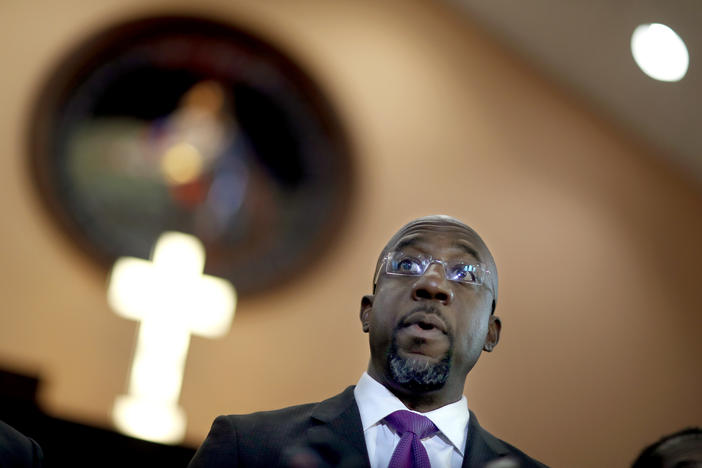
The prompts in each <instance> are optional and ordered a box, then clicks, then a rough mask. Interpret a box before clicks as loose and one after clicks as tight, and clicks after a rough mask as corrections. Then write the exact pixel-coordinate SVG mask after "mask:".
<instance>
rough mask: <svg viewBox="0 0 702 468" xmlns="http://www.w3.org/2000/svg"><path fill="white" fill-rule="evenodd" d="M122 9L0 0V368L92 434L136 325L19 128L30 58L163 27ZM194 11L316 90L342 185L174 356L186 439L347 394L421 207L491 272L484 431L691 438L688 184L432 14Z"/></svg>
mask: <svg viewBox="0 0 702 468" xmlns="http://www.w3.org/2000/svg"><path fill="white" fill-rule="evenodd" d="M142 3H144V2H140V1H136V0H130V1H124V0H120V1H117V0H109V1H102V2H88V1H83V0H69V1H65V2H48V1H41V2H40V1H37V2H31V4H30V2H20V1H4V2H2V3H1V4H0V18H1V19H0V22H1V23H2V28H0V58H1V59H2V62H1V63H2V70H3V71H2V88H0V103H1V105H0V121H1V122H2V125H0V154H1V155H2V157H0V195H1V196H0V210H2V212H3V213H4V214H5V218H4V221H3V223H2V229H1V230H0V249H1V252H2V253H1V255H2V257H1V258H2V265H1V266H0V292H1V294H2V296H1V297H2V299H3V305H2V307H3V312H2V313H1V315H0V367H10V368H15V369H17V370H21V371H24V372H30V373H39V374H40V375H41V376H42V378H43V379H44V382H45V385H44V387H43V389H42V392H41V401H42V404H43V405H44V406H45V407H46V409H47V410H48V411H50V412H51V413H52V414H56V415H60V416H64V417H68V418H72V419H77V420H81V421H86V422H91V423H95V424H99V425H109V424H110V421H109V411H110V408H111V404H112V402H113V399H114V397H115V396H116V395H118V394H120V393H122V392H124V390H125V389H126V376H127V372H128V370H129V365H130V362H131V356H132V347H133V343H134V338H135V332H136V324H135V323H131V322H129V321H127V320H124V319H121V318H119V317H117V316H116V315H115V314H114V313H112V312H111V311H110V310H109V309H108V307H107V304H106V302H105V288H104V279H105V278H104V274H101V272H100V271H99V270H96V269H95V268H94V267H93V266H92V265H91V264H90V263H88V262H87V261H86V260H84V259H83V258H82V257H81V256H80V255H78V254H77V253H76V251H75V249H70V248H68V245H67V244H66V243H65V241H64V240H63V237H61V236H60V235H59V234H58V231H57V230H56V228H55V227H54V226H53V225H52V224H51V222H50V220H49V219H48V217H47V216H46V214H45V212H44V211H43V209H42V208H41V207H40V206H39V204H38V202H37V200H36V198H35V196H34V188H33V187H32V184H31V181H30V179H29V177H28V175H27V171H26V159H27V154H26V151H25V146H24V144H25V141H24V139H23V137H24V133H23V132H24V131H25V127H26V124H27V121H26V119H27V115H28V109H29V103H30V102H31V100H32V99H33V98H34V93H35V92H36V90H37V87H38V86H39V85H40V83H41V82H42V80H44V79H46V75H45V74H46V73H47V71H48V70H49V69H50V67H51V65H52V61H53V60H56V59H57V57H58V56H59V55H61V54H63V53H65V52H66V51H67V50H68V48H69V47H70V46H71V45H73V44H75V42H76V41H78V40H79V39H80V38H81V37H83V36H84V35H86V34H88V33H90V32H92V31H94V30H96V28H99V27H100V25H104V24H109V23H110V22H111V21H113V20H116V19H118V18H120V17H126V16H130V15H132V14H134V13H135V12H138V11H151V10H155V11H169V12H173V11H175V10H180V9H179V8H178V5H179V3H178V2H175V1H170V2H166V1H164V2H150V3H149V4H150V6H148V7H143V6H138V5H141V4H142ZM187 3H192V2H187ZM187 3H185V2H183V3H182V4H183V5H186V4H187ZM197 4H198V5H200V6H198V7H192V6H191V7H187V8H189V9H190V10H192V11H198V12H211V13H213V14H215V15H216V16H217V17H219V18H222V19H229V20H231V21H233V22H235V23H237V24H240V25H244V26H247V27H250V28H252V29H254V30H257V31H260V33H261V34H262V35H263V36H265V37H268V38H270V39H272V40H274V41H275V42H276V43H278V44H279V45H281V46H282V47H284V48H285V49H286V50H288V51H289V52H290V53H291V54H292V55H293V56H295V57H297V58H298V59H299V60H300V62H301V63H302V64H303V65H304V66H305V67H306V68H307V69H308V70H309V71H310V73H311V74H312V75H313V76H314V77H315V78H316V79H317V80H318V81H319V82H320V83H321V85H322V86H323V88H324V89H325V90H326V92H327V93H328V95H329V97H330V99H331V101H332V103H333V104H334V105H335V106H336V108H337V109H338V110H339V113H340V114H341V119H342V121H343V122H344V125H345V126H346V128H347V130H348V132H349V135H350V137H351V139H352V142H353V145H354V149H355V152H356V154H355V156H356V169H357V174H356V176H357V177H356V181H357V184H356V187H355V193H354V199H353V207H352V209H351V211H350V212H349V213H348V218H347V222H346V230H345V232H344V233H343V234H342V235H341V236H340V237H339V238H338V239H337V240H336V243H335V245H334V247H333V248H332V249H331V251H330V252H328V253H327V255H326V257H325V258H324V259H323V260H322V261H321V262H319V263H318V264H317V266H316V267H315V268H314V269H313V270H312V271H310V272H309V273H307V274H306V275H304V276H302V277H301V278H299V280H297V281H295V282H293V283H291V284H289V285H287V286H285V287H284V288H283V289H279V290H275V291H271V293H270V294H268V295H264V296H262V297H256V298H255V299H249V300H247V299H243V300H241V302H240V304H239V308H238V310H237V316H236V318H235V320H234V327H233V330H232V332H231V333H230V334H229V335H228V336H227V337H226V338H224V339H220V340H217V341H208V340H205V339H200V338H194V339H193V340H192V345H191V349H190V354H189V356H188V363H187V369H186V374H185V380H184V383H183V393H182V398H181V403H182V406H183V407H184V408H185V409H186V411H187V413H188V418H189V426H188V442H189V443H191V444H193V445H195V444H198V443H199V442H200V441H201V440H202V438H203V437H204V436H205V434H206V432H207V430H208V428H209V424H210V422H211V420H212V419H213V418H214V417H215V416H216V415H217V414H220V413H227V412H249V411H254V410H261V409H271V408H275V407H280V406H283V405H289V404H294V403H300V402H306V401H314V400H317V399H320V398H323V397H325V396H328V395H331V394H333V393H335V392H337V391H339V390H341V389H342V388H344V387H345V386H346V385H348V384H351V383H354V382H355V381H356V379H357V378H358V376H359V374H360V373H361V372H362V371H363V369H364V368H365V365H366V361H367V358H368V351H367V344H366V336H365V335H363V334H362V333H361V327H360V323H359V321H358V308H359V301H360V297H361V295H363V294H365V293H367V292H369V291H368V289H369V283H370V276H371V272H372V266H373V265H374V262H375V257H376V255H377V253H378V251H379V249H380V248H381V247H382V245H383V243H384V242H385V240H386V238H387V237H388V236H389V235H390V234H392V232H393V231H394V230H395V229H396V228H397V227H399V225H400V224H402V223H403V222H405V221H406V220H408V219H409V218H411V217H413V216H416V215H423V214H429V213H434V212H441V213H447V214H451V215H454V216H458V217H460V218H463V219H464V220H466V221H467V222H468V223H469V224H471V225H473V226H474V227H475V228H476V229H478V231H479V232H481V234H482V235H483V237H484V238H485V239H486V240H487V242H488V245H489V246H490V247H491V249H492V250H493V252H494V254H495V257H496V260H497V263H498V266H499V268H500V275H501V286H500V292H501V297H500V302H499V306H498V314H499V315H501V317H502V318H503V323H504V330H503V335H502V341H501V343H500V345H499V346H498V348H497V349H496V350H495V352H493V353H492V354H488V355H484V356H483V358H482V360H481V362H480V363H479V364H478V366H477V367H476V369H475V370H474V371H473V373H471V375H470V378H469V383H468V385H467V388H466V391H467V395H468V401H469V405H470V406H471V408H473V409H474V410H475V411H476V413H477V414H478V415H479V417H480V421H481V423H482V424H483V425H484V426H486V427H487V428H489V429H490V430H491V431H493V432H494V433H495V434H497V435H499V436H501V437H503V438H505V439H507V440H508V441H510V442H512V443H514V444H515V445H517V446H519V447H521V448H522V449H524V450H525V451H527V452H528V453H530V454H532V455H533V456H535V457H537V458H540V459H542V460H543V461H545V462H547V463H549V464H552V465H553V466H561V467H576V468H578V467H582V468H585V467H592V466H598V467H600V466H602V467H607V466H612V467H614V466H626V464H627V463H629V462H630V461H631V460H632V458H634V456H635V455H636V453H637V452H638V451H639V450H640V449H641V447H643V446H644V445H645V444H647V443H649V442H651V441H653V440H655V439H657V438H658V437H659V436H660V435H662V434H663V433H667V432H671V431H673V430H676V429H679V428H682V427H684V426H687V425H692V424H698V425H699V424H700V423H702V405H700V404H699V388H700V387H701V384H702V371H701V366H700V364H699V359H700V356H701V355H702V340H700V339H699V336H700V330H701V329H702V327H701V325H702V318H701V317H702V314H701V312H702V294H700V286H699V281H700V278H701V275H700V273H699V265H702V242H700V240H701V239H702V203H701V202H702V196H701V194H700V190H699V188H695V187H693V186H692V185H690V184H689V183H688V182H687V180H686V179H685V178H684V177H683V176H681V175H678V174H675V173H673V172H672V171H671V170H669V169H668V168H666V167H664V166H663V165H661V164H658V163H656V162H655V161H654V160H653V159H652V158H651V157H650V155H649V154H648V153H647V151H646V149H645V148H643V147H642V146H640V145H637V144H635V143H633V142H631V141H629V140H627V139H626V137H625V136H622V135H621V134H618V133H617V132H616V131H615V130H614V129H613V128H611V127H609V126H608V125H607V124H606V123H604V122H603V121H600V120H598V119H597V118H595V117H594V116H592V115H591V114H589V113H588V112H587V111H585V110H583V108H581V107H579V106H578V103H577V102H576V101H575V100H574V99H571V98H570V97H568V96H567V95H565V94H563V93H561V92H559V91H558V90H555V89H554V88H553V86H551V85H549V83H547V82H545V81H543V80H541V79H540V78H538V77H536V76H534V75H533V74H532V73H531V72H530V71H529V69H528V68H527V67H524V66H523V64H521V63H519V62H518V61H515V60H513V59H512V58H511V57H510V56H508V55H507V54H505V53H504V52H502V51H501V50H500V49H498V48H497V47H496V46H495V45H493V44H492V43H490V42H489V41H488V40H487V39H485V38H484V37H483V36H481V35H480V34H479V33H478V32H476V30H475V29H474V28H473V27H472V26H471V24H470V23H468V22H467V21H466V20H465V19H464V18H461V17H459V16H458V15H457V14H456V12H453V11H451V10H447V9H446V8H445V7H441V6H432V5H431V4H430V3H429V2H424V1H413V2H399V1H397V2H382V3H381V2H377V3H376V2H370V1H361V2H358V1H344V2H324V1H321V0H320V1H313V0H305V1H295V2H290V1H284V0H271V1H268V2H255V1H253V0H250V1H248V0H247V1H239V2H229V1H221V2H215V1H209V0H208V1H200V2H197ZM408 181H412V182H413V185H414V186H415V187H416V188H415V190H413V191H411V192H408V191H407V190H406V187H407V185H408ZM339 265H343V272H344V274H339V273H338V267H339Z"/></svg>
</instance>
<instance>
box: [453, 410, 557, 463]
mask: <svg viewBox="0 0 702 468" xmlns="http://www.w3.org/2000/svg"><path fill="white" fill-rule="evenodd" d="M468 426H469V429H468V445H467V447H466V449H467V450H466V452H467V453H466V456H467V457H471V458H473V457H474V458H475V459H482V457H484V456H488V457H490V458H492V457H494V456H497V457H508V458H509V459H512V460H514V461H516V462H518V463H519V465H518V466H519V467H520V468H547V467H546V465H544V464H543V463H541V462H540V461H538V460H536V459H534V458H531V457H530V456H529V455H527V454H526V453H524V452H523V451H521V450H520V449H518V448H517V447H515V446H514V445H512V444H510V443H508V442H505V441H504V440H502V439H500V438H499V437H496V436H494V435H493V434H491V433H490V432H488V431H487V430H486V429H484V428H483V427H482V426H480V424H479V423H478V418H477V417H476V416H475V414H474V413H473V412H472V411H471V413H470V422H469V424H468ZM488 454H489V455H488Z"/></svg>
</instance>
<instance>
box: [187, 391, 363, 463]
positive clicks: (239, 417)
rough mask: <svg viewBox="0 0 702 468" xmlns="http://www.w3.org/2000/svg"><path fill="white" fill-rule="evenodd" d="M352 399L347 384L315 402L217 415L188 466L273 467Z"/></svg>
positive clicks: (342, 410)
mask: <svg viewBox="0 0 702 468" xmlns="http://www.w3.org/2000/svg"><path fill="white" fill-rule="evenodd" d="M353 401H355V400H353V387H348V388H347V389H346V390H344V391H343V392H342V393H340V394H338V395H335V396H333V397H331V398H328V399H326V400H323V401H320V402H317V403H306V404H302V405H295V406H289V407H286V408H281V409H276V410H271V411H258V412H255V413H249V414H229V415H223V416H218V417H217V418H216V419H215V420H214V422H213V423H212V428H211V429H210V432H209V434H208V435H207V438H206V439H205V441H204V442H203V444H202V445H201V446H200V448H199V449H198V451H197V453H196V454H195V457H194V458H193V460H192V462H191V465H190V466H191V467H201V466H202V467H204V466H207V467H210V466H277V465H278V464H279V461H280V459H281V456H282V455H283V451H284V449H285V448H286V447H294V446H296V445H301V444H303V443H305V441H306V438H307V436H308V430H309V429H310V428H312V427H314V426H316V425H318V423H319V422H326V420H328V419H333V418H335V417H337V416H338V415H339V414H341V413H343V412H344V409H346V408H348V406H349V405H350V404H351V402H353ZM359 431H360V418H359Z"/></svg>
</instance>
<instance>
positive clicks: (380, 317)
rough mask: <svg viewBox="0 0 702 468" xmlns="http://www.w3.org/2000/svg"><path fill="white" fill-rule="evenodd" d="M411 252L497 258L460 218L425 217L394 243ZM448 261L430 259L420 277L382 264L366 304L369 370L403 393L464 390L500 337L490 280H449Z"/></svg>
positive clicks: (473, 260)
mask: <svg viewBox="0 0 702 468" xmlns="http://www.w3.org/2000/svg"><path fill="white" fill-rule="evenodd" d="M389 250H391V251H393V250H401V251H402V252H404V253H405V254H408V255H409V256H418V257H420V256H424V257H426V256H430V257H432V258H434V259H436V260H440V261H443V262H446V263H448V264H454V263H457V262H460V263H466V264H477V263H485V262H489V264H488V269H490V268H491V267H492V269H493V270H494V265H492V257H491V256H490V254H489V252H488V251H487V248H486V247H485V245H484V244H483V243H482V241H481V240H480V239H479V237H477V235H475V234H474V233H473V232H472V231H469V230H467V229H465V228H464V227H462V226H460V225H457V224H454V223H442V222H436V223H422V224H421V225H418V226H417V227H415V228H411V229H408V230H406V232H404V233H403V234H402V235H401V236H400V237H399V238H398V239H396V240H395V241H394V242H393V245H389ZM446 273H447V272H446V271H445V268H444V265H442V264H440V263H438V262H435V263H431V264H430V265H429V267H428V268H427V270H426V271H425V272H424V274H423V275H421V276H403V275H390V274H387V273H386V269H385V266H384V265H383V266H382V267H381V268H380V273H379V275H378V279H377V284H376V289H375V294H374V295H373V296H366V297H364V300H363V302H362V307H361V321H362V323H363V329H364V331H366V332H368V333H369V334H370V337H369V341H370V349H371V362H370V365H369V373H370V374H371V375H372V376H373V377H374V378H376V379H377V380H381V383H384V384H386V385H388V384H389V385H391V386H393V387H395V388H397V389H401V390H402V391H407V392H412V393H422V392H430V391H435V390H440V389H442V388H443V387H444V386H445V385H447V384H449V385H448V386H450V387H451V391H456V390H457V389H459V387H460V390H458V391H459V392H462V389H463V384H464V382H465V377H466V375H467V374H468V372H469V371H470V370H471V368H472V367H473V366H474V365H475V363H476V361H477V360H478V357H479V356H480V353H481V351H482V350H483V349H486V350H488V351H490V350H492V347H493V346H494V345H495V344H496V343H497V340H498V338H499V327H500V324H499V319H497V318H496V317H494V316H492V315H491V311H492V304H493V299H494V298H493V294H492V292H491V290H490V281H485V282H484V283H483V284H482V285H476V284H467V283H462V282H456V281H450V280H449V279H448V278H447V275H446Z"/></svg>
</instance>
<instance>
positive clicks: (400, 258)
mask: <svg viewBox="0 0 702 468" xmlns="http://www.w3.org/2000/svg"><path fill="white" fill-rule="evenodd" d="M383 262H384V263H385V272H386V273H387V274H388V275H398V276H422V275H423V274H424V273H426V271H427V270H428V269H429V265H431V264H432V263H440V264H441V265H443V266H444V271H445V273H446V279H447V280H449V281H455V282H457V283H467V284H475V285H478V286H480V285H482V284H484V283H485V281H487V278H488V276H489V275H490V271H489V270H488V269H487V268H486V267H485V265H483V264H482V263H466V262H463V261H461V260H456V261H450V262H445V261H443V260H439V259H437V258H434V257H432V256H431V255H422V254H406V253H404V252H402V251H395V252H390V253H388V254H387V255H386V256H385V258H384V259H383ZM380 271H381V268H379V269H378V273H377V274H376V275H375V280H374V281H373V284H375V283H377V282H378V277H379V276H380Z"/></svg>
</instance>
